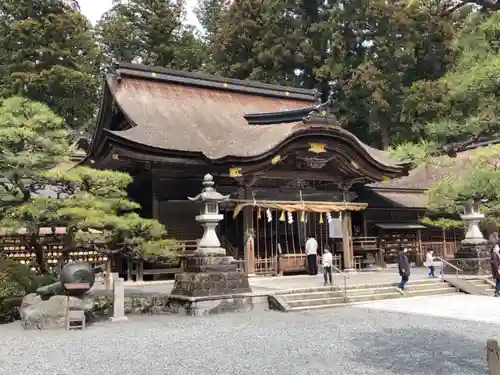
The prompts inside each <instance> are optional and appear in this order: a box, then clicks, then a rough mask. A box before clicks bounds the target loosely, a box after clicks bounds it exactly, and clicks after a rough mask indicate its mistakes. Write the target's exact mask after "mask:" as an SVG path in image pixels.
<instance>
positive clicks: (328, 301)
mask: <svg viewBox="0 0 500 375" xmlns="http://www.w3.org/2000/svg"><path fill="white" fill-rule="evenodd" d="M455 293H457V291H456V289H455V288H453V287H449V286H447V287H443V288H439V289H429V290H425V289H424V290H415V291H410V290H409V291H407V292H405V294H404V295H401V294H400V293H399V292H393V293H383V294H366V295H357V296H352V297H348V298H347V301H346V303H347V304H352V303H354V304H355V303H362V302H369V301H378V300H385V299H394V298H409V297H419V296H430V295H448V294H455ZM346 303H344V298H343V297H334V298H319V299H313V300H311V299H307V300H298V301H289V302H288V305H289V307H290V311H299V310H310V309H322V308H330V307H339V306H345V305H346Z"/></svg>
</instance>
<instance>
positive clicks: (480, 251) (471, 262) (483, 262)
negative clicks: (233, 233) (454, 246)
mask: <svg viewBox="0 0 500 375" xmlns="http://www.w3.org/2000/svg"><path fill="white" fill-rule="evenodd" d="M451 263H452V264H453V265H454V266H456V267H458V268H460V269H461V270H462V272H459V273H460V274H462V275H489V274H490V273H491V254H490V249H489V246H488V244H486V243H479V244H473V243H471V244H467V243H462V244H461V245H460V248H459V249H458V251H457V252H456V253H455V259H453V260H452V261H451ZM443 271H444V273H445V274H453V273H456V270H455V269H454V268H453V267H451V266H449V265H446V264H445V267H444V270H443Z"/></svg>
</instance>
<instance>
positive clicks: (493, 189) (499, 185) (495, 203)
mask: <svg viewBox="0 0 500 375" xmlns="http://www.w3.org/2000/svg"><path fill="white" fill-rule="evenodd" d="M428 196H429V209H430V210H431V211H435V212H447V213H456V212H459V209H460V207H461V203H463V202H466V201H474V202H484V204H483V205H482V209H483V212H484V213H485V214H486V215H487V216H488V218H489V220H493V221H496V220H498V217H499V211H498V208H499V207H500V145H494V146H489V147H484V148H480V149H476V150H474V151H473V152H472V156H471V160H470V165H468V166H467V167H466V168H464V169H462V170H455V171H453V173H451V174H450V175H449V176H448V177H447V178H444V179H442V180H441V181H439V182H438V183H436V184H435V185H434V186H432V188H431V189H429V191H428Z"/></svg>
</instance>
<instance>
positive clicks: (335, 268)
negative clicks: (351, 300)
mask: <svg viewBox="0 0 500 375" xmlns="http://www.w3.org/2000/svg"><path fill="white" fill-rule="evenodd" d="M332 268H333V269H334V270H335V273H339V274H341V275H342V276H343V277H344V288H340V287H339V286H338V285H337V283H335V285H336V286H337V287H338V288H340V289H341V290H342V292H343V294H344V303H345V302H347V278H348V277H349V276H348V275H347V274H346V273H345V272H342V271H341V270H340V269H339V268H338V267H337V266H334V265H333V264H332Z"/></svg>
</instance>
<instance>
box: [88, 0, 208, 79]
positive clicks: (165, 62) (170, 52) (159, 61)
mask: <svg viewBox="0 0 500 375" xmlns="http://www.w3.org/2000/svg"><path fill="white" fill-rule="evenodd" d="M184 16H185V4H184V2H183V1H173V0H130V1H127V2H123V3H122V2H121V1H119V2H116V4H115V5H114V6H113V8H112V9H111V10H110V11H108V12H106V13H105V14H104V15H103V16H102V18H101V20H100V21H99V23H98V25H97V28H96V33H97V38H98V41H99V43H100V44H101V46H102V50H103V53H104V55H105V59H106V63H107V65H108V66H109V65H110V63H111V62H112V61H114V60H119V61H126V62H141V63H143V64H146V65H150V66H161V67H167V68H173V69H181V70H197V69H199V68H200V67H201V65H202V62H203V58H204V46H203V43H202V42H201V40H200V39H199V38H198V37H197V36H196V34H195V31H194V29H193V28H192V27H191V26H188V25H186V24H185V23H183V18H184Z"/></svg>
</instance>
